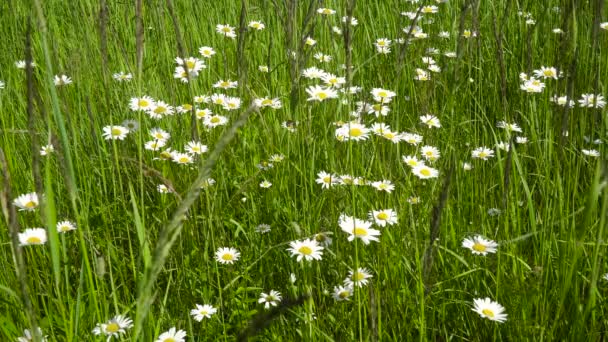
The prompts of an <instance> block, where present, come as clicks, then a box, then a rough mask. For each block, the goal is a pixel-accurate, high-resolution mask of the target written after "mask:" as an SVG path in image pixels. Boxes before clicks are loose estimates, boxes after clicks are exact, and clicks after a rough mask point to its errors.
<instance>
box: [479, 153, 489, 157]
mask: <svg viewBox="0 0 608 342" xmlns="http://www.w3.org/2000/svg"><path fill="white" fill-rule="evenodd" d="M487 156H488V154H487V153H486V152H479V158H485V157H487Z"/></svg>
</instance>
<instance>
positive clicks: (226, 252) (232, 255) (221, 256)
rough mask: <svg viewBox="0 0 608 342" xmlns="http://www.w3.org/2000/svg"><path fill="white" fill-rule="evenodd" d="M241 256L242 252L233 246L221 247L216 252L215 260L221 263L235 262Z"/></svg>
mask: <svg viewBox="0 0 608 342" xmlns="http://www.w3.org/2000/svg"><path fill="white" fill-rule="evenodd" d="M240 256H241V253H239V251H237V250H236V249H235V248H232V247H220V248H219V249H218V250H217V252H215V260H217V261H218V262H219V263H221V264H233V263H234V262H235V261H237V260H239V257H240Z"/></svg>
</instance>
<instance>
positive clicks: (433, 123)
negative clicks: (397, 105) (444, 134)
mask: <svg viewBox="0 0 608 342" xmlns="http://www.w3.org/2000/svg"><path fill="white" fill-rule="evenodd" d="M420 121H421V122H422V123H423V124H425V125H426V126H427V127H428V128H432V127H436V128H440V127H441V123H440V122H439V119H438V118H437V117H436V116H435V115H432V114H427V115H423V116H421V117H420Z"/></svg>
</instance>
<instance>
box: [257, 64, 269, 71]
mask: <svg viewBox="0 0 608 342" xmlns="http://www.w3.org/2000/svg"><path fill="white" fill-rule="evenodd" d="M258 71H259V72H263V73H267V72H269V71H270V68H269V67H268V65H260V66H258Z"/></svg>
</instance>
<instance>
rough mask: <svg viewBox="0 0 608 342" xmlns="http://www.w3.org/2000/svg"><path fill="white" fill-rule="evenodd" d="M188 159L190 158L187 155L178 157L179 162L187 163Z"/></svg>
mask: <svg viewBox="0 0 608 342" xmlns="http://www.w3.org/2000/svg"><path fill="white" fill-rule="evenodd" d="M189 161H190V158H188V157H180V158H179V162H180V163H187V162H189Z"/></svg>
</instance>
